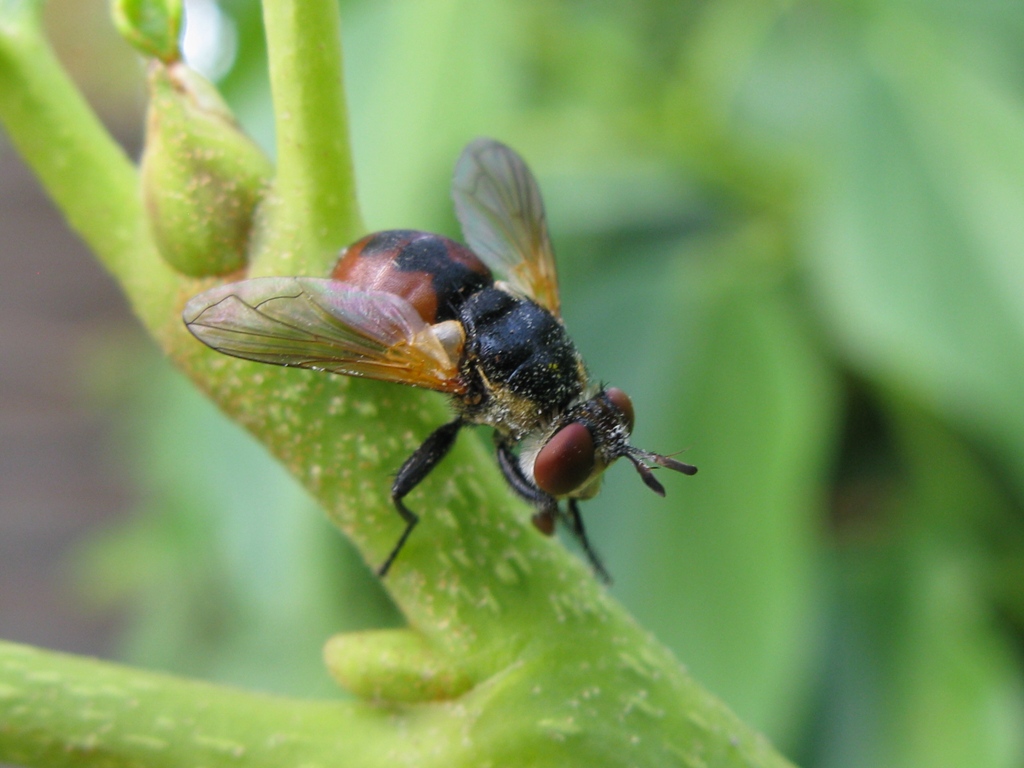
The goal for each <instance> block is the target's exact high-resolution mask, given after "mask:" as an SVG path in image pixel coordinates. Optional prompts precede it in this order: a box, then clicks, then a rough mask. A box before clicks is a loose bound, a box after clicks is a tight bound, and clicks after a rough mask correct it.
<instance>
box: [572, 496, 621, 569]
mask: <svg viewBox="0 0 1024 768" xmlns="http://www.w3.org/2000/svg"><path fill="white" fill-rule="evenodd" d="M569 529H570V530H571V531H572V532H573V535H574V536H575V537H576V539H577V540H578V541H579V543H580V546H581V547H583V551H584V552H586V553H587V559H588V560H590V565H591V566H593V568H594V571H595V572H596V573H597V575H598V578H600V579H601V581H603V582H604V583H605V584H611V583H612V577H611V576H610V575H609V573H608V571H607V570H606V569H605V567H604V563H602V562H601V558H600V557H598V556H597V552H595V551H594V548H593V547H592V546H590V539H588V538H587V531H586V529H585V528H584V527H583V517H582V516H581V515H580V508H579V506H578V502H577V501H576V499H569Z"/></svg>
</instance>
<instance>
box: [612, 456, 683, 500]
mask: <svg viewBox="0 0 1024 768" xmlns="http://www.w3.org/2000/svg"><path fill="white" fill-rule="evenodd" d="M622 455H623V456H625V457H626V458H627V459H629V460H630V461H631V462H632V463H633V466H634V467H635V468H636V471H637V473H638V474H639V475H640V479H641V480H643V481H644V485H646V486H647V487H648V488H650V489H651V490H652V491H654V492H655V493H656V494H658V495H659V496H664V495H665V486H663V485H662V484H661V483H659V482H658V480H657V478H655V477H654V472H653V470H655V469H657V468H658V467H664V468H665V469H671V470H675V471H676V472H682V473H683V474H684V475H695V474H697V468H696V467H695V466H693V465H692V464H684V463H683V462H681V461H676V460H675V459H671V458H669V457H668V456H662V455H661V454H660V453H651V452H650V451H641V450H640V449H638V448H633V447H632V446H628V447H627V448H626V450H625V451H624V452H623V454H622ZM644 462H650V463H651V464H654V465H655V466H653V467H649V466H647V464H645V463H644Z"/></svg>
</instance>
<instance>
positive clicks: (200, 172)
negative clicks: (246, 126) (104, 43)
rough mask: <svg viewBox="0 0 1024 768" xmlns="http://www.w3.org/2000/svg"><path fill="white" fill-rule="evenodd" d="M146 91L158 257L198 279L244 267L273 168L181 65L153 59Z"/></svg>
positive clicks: (212, 91) (207, 87) (150, 200)
mask: <svg viewBox="0 0 1024 768" xmlns="http://www.w3.org/2000/svg"><path fill="white" fill-rule="evenodd" d="M149 92H150V104H149V114H148V117H147V128H146V148H145V151H144V152H143V155H142V191H143V197H144V199H145V203H146V210H147V213H148V215H149V222H150V227H151V230H152V233H153V237H154V239H155V241H156V244H157V246H158V247H159V249H160V252H161V254H162V255H163V257H164V258H165V259H166V260H167V262H168V263H169V264H170V265H171V266H172V267H174V268H175V269H177V270H178V271H179V272H182V273H184V274H186V275H191V276H193V277H202V276H208V275H222V274H226V273H228V272H233V271H235V270H237V269H240V268H241V267H243V266H244V265H245V262H246V254H247V250H248V242H249V234H250V231H251V229H252V223H253V214H254V212H255V209H256V205H257V204H258V203H259V202H260V200H261V199H262V197H263V195H264V193H265V192H266V190H267V188H268V185H269V181H270V178H271V175H272V173H273V166H272V165H271V163H270V161H269V160H268V159H267V157H266V155H264V154H263V151H262V150H261V149H260V148H259V147H258V146H256V144H255V143H254V142H253V141H252V140H251V139H250V138H249V137H248V136H246V135H245V134H244V133H243V132H242V130H241V128H240V127H239V126H238V124H237V123H236V122H235V119H234V117H233V116H232V114H231V111H230V110H229V109H228V106H227V104H225V103H224V100H223V99H222V98H221V96H220V94H219V93H218V92H217V90H216V88H214V87H213V85H212V84H211V83H210V82H209V81H207V80H206V79H205V78H203V77H202V76H201V75H199V74H198V73H196V72H195V71H194V70H191V69H189V68H188V67H186V66H185V65H184V64H181V63H175V64H171V65H169V66H168V65H165V64H162V63H160V62H153V63H152V64H151V65H150V74H149Z"/></svg>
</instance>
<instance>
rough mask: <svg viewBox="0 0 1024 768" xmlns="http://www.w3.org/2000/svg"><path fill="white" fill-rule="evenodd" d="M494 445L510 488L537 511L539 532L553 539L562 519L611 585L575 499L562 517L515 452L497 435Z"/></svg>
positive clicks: (554, 503) (555, 500) (536, 519)
mask: <svg viewBox="0 0 1024 768" xmlns="http://www.w3.org/2000/svg"><path fill="white" fill-rule="evenodd" d="M494 441H495V443H497V446H498V466H499V467H501V473H502V474H503V475H504V476H505V479H506V480H507V481H508V484H509V486H510V487H511V488H512V490H513V491H515V492H516V493H517V494H519V495H520V496H522V497H523V498H524V499H526V501H528V502H530V503H531V504H533V505H534V506H535V507H536V508H537V511H536V513H534V515H533V525H534V526H535V527H536V528H537V530H538V531H540V532H541V533H543V534H545V535H547V536H550V535H551V534H553V533H554V532H555V521H556V520H557V519H558V518H559V517H561V518H563V519H564V520H565V521H566V522H567V523H568V524H569V530H570V531H572V535H573V536H575V537H576V540H577V541H579V543H580V546H581V547H583V551H584V552H585V553H586V555H587V559H588V560H589V561H590V565H591V567H592V568H593V569H594V572H595V573H596V574H597V576H598V578H599V579H601V581H603V582H604V583H605V584H611V583H612V577H611V576H609V575H608V571H607V570H606V569H605V567H604V563H602V562H601V558H600V557H598V556H597V552H595V551H594V548H593V547H592V546H590V539H588V538H587V531H586V529H585V528H584V527H583V518H582V517H581V516H580V510H579V506H578V502H577V501H576V499H569V512H568V514H563V513H561V512H560V511H559V509H558V500H557V499H556V498H555V497H554V496H551V495H549V494H547V493H544V491H542V490H541V489H540V488H538V487H537V486H535V485H534V484H533V483H531V482H530V481H529V480H528V479H527V478H526V476H525V475H524V474H523V470H522V469H521V468H520V466H519V462H518V461H517V460H516V455H515V454H514V453H513V452H512V446H511V445H509V443H508V442H507V441H506V440H505V439H504V438H502V437H501V436H500V435H498V433H495V435H494Z"/></svg>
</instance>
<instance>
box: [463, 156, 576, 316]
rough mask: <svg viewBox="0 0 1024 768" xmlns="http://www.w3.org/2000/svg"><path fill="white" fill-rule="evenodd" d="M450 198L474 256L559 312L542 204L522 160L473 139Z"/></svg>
mask: <svg viewBox="0 0 1024 768" xmlns="http://www.w3.org/2000/svg"><path fill="white" fill-rule="evenodd" d="M452 198H453V199H454V200H455V214H456V215H457V216H458V219H459V223H460V224H461V225H462V234H463V236H464V237H465V239H466V243H467V244H468V245H469V247H470V248H472V249H473V251H474V252H475V253H476V254H477V256H479V257H480V258H481V259H482V260H483V261H484V263H486V264H487V266H488V267H490V268H491V269H493V270H494V271H495V272H496V273H498V274H499V275H501V276H503V277H504V278H505V279H506V280H507V281H508V282H509V283H511V284H512V285H513V286H514V287H515V288H516V289H518V290H519V291H522V292H523V293H524V294H526V295H527V296H529V297H531V298H532V299H533V300H534V301H536V302H537V303H538V304H540V305H541V306H542V307H544V308H546V309H548V310H549V311H550V312H552V313H553V314H554V315H555V316H556V317H557V316H560V312H559V306H560V304H559V299H558V275H557V272H556V270H555V255H554V251H553V250H552V248H551V241H550V239H549V237H548V225H547V220H546V218H545V216H544V202H543V200H542V199H541V196H540V188H539V187H538V186H537V181H536V179H534V177H533V174H532V173H531V172H530V169H529V168H528V167H527V166H526V163H525V162H524V161H523V158H521V157H520V156H519V155H518V154H516V152H515V151H513V150H512V149H510V148H509V147H507V146H505V145H504V144H502V143H501V142H498V141H494V140H493V139H476V140H475V141H473V142H472V143H470V144H469V145H468V146H467V147H466V148H465V149H464V150H463V151H462V155H461V156H460V157H459V160H458V162H457V163H456V164H455V175H454V178H453V179H452Z"/></svg>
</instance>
